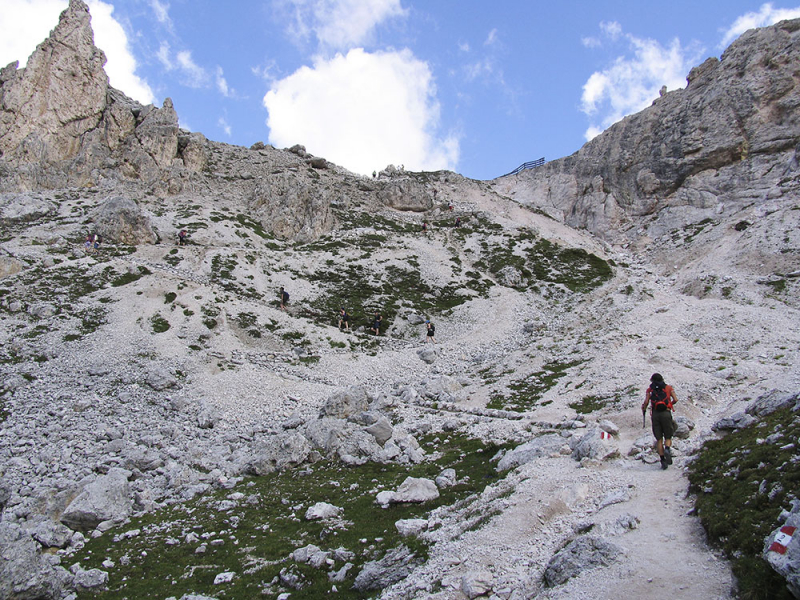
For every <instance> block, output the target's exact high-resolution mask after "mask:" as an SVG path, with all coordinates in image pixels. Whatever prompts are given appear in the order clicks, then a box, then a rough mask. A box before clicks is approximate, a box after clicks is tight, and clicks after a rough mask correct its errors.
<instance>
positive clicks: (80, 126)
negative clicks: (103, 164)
mask: <svg viewBox="0 0 800 600" xmlns="http://www.w3.org/2000/svg"><path fill="white" fill-rule="evenodd" d="M105 62H106V57H105V54H103V52H102V50H99V49H98V48H97V47H96V46H95V45H94V36H93V33H92V29H91V25H90V17H89V9H88V8H87V7H86V5H85V4H84V3H83V2H81V1H80V0H72V1H71V2H70V5H69V8H68V9H67V10H66V11H64V13H63V14H62V15H61V19H60V20H59V23H58V26H57V27H56V28H55V30H53V33H52V35H51V36H50V37H49V38H48V39H46V40H45V41H44V42H42V43H41V44H39V46H37V48H36V50H35V51H34V53H33V54H32V55H31V57H30V58H29V59H28V64H27V66H26V67H25V68H24V69H17V68H16V66H17V65H16V64H13V63H12V64H11V65H9V66H8V67H6V68H5V69H4V70H3V72H2V75H0V84H1V85H2V87H0V106H2V112H0V153H2V155H3V157H4V158H12V159H15V160H18V161H20V162H26V163H35V162H40V161H46V162H50V161H62V160H67V159H71V158H74V157H75V156H77V154H78V152H79V151H80V148H81V143H82V137H83V136H84V135H86V134H87V133H89V132H91V131H93V130H96V129H97V128H98V127H99V125H100V122H101V120H102V118H103V113H104V111H105V109H106V103H107V98H106V93H107V91H108V76H107V75H106V73H105V71H104V70H103V66H104V65H105Z"/></svg>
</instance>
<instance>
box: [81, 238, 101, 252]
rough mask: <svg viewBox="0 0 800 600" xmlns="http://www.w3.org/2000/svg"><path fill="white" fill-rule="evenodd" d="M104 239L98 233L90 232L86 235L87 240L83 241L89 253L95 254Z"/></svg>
mask: <svg viewBox="0 0 800 600" xmlns="http://www.w3.org/2000/svg"><path fill="white" fill-rule="evenodd" d="M102 241H103V238H102V236H101V235H100V234H98V233H90V234H89V235H87V236H86V241H85V242H84V243H83V246H84V248H86V253H87V254H94V253H95V252H97V251H98V250H99V249H100V243H101V242H102Z"/></svg>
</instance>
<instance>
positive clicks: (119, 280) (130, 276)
mask: <svg viewBox="0 0 800 600" xmlns="http://www.w3.org/2000/svg"><path fill="white" fill-rule="evenodd" d="M152 274H153V272H152V271H151V270H150V269H148V268H147V267H137V268H136V271H129V272H127V273H123V274H122V275H119V276H118V277H115V278H114V279H112V280H111V285H112V286H113V287H121V286H123V285H128V284H129V283H133V282H134V281H138V280H139V279H141V278H142V277H144V276H145V275H152Z"/></svg>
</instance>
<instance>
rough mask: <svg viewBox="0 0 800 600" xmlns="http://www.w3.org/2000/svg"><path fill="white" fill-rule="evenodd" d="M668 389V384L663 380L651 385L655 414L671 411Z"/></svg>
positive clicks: (651, 397)
mask: <svg viewBox="0 0 800 600" xmlns="http://www.w3.org/2000/svg"><path fill="white" fill-rule="evenodd" d="M666 387H667V384H666V383H664V381H663V380H662V381H654V382H653V383H652V384H650V402H652V404H653V412H664V411H665V410H669V407H670V406H669V405H670V401H669V394H667V390H666Z"/></svg>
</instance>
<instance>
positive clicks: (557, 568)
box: [544, 535, 623, 587]
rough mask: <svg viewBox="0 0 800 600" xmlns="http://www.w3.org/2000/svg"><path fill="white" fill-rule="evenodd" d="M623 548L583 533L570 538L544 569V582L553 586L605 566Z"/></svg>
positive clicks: (615, 557)
mask: <svg viewBox="0 0 800 600" xmlns="http://www.w3.org/2000/svg"><path fill="white" fill-rule="evenodd" d="M622 552H623V550H622V548H620V547H619V546H617V545H616V544H614V543H612V542H609V541H608V540H605V539H603V538H601V537H597V536H591V535H584V536H581V537H578V538H576V539H574V540H572V541H571V542H570V543H569V544H567V545H566V546H565V547H564V548H563V549H562V550H560V551H559V552H557V553H556V554H555V555H554V556H553V558H551V559H550V562H549V563H548V564H547V568H546V569H545V571H544V583H545V585H546V586H547V587H554V586H557V585H561V584H563V583H566V582H567V581H568V580H569V579H572V578H573V577H575V576H577V575H579V574H581V573H583V572H584V571H589V570H592V569H596V568H598V567H601V566H602V567H607V566H608V565H610V564H611V563H612V562H614V561H615V560H616V559H617V558H618V557H619V556H620V555H621V554H622Z"/></svg>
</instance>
